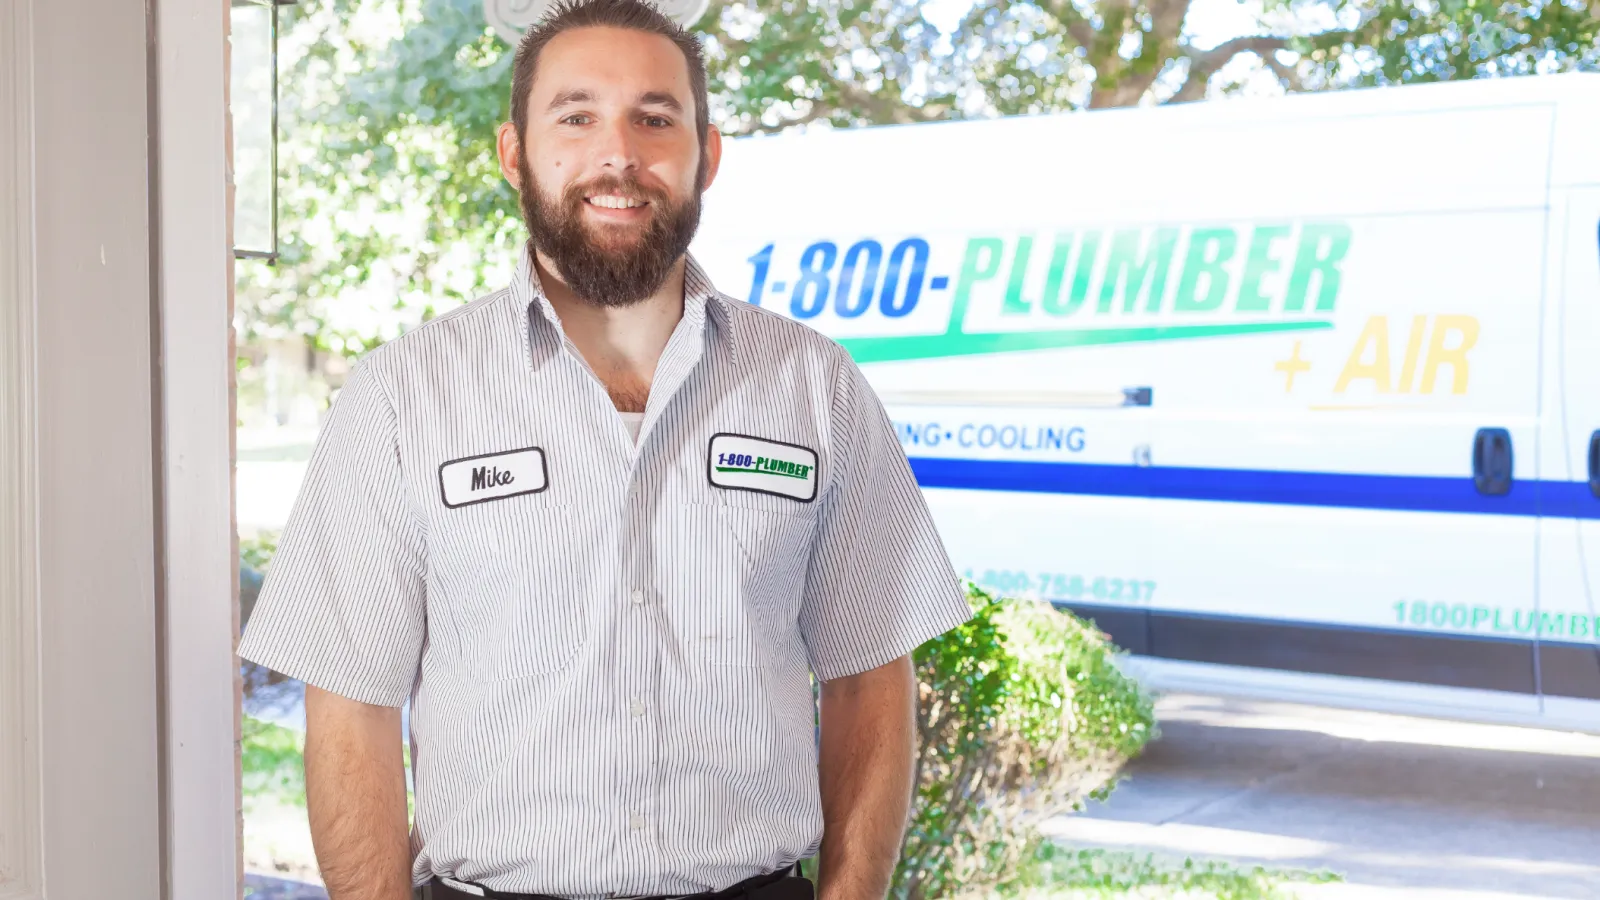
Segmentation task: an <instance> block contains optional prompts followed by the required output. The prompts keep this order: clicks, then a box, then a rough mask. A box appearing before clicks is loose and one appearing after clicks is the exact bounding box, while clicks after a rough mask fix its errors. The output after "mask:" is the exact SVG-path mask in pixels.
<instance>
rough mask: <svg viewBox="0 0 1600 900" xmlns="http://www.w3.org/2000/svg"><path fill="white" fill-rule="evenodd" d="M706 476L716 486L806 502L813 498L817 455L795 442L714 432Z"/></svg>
mask: <svg viewBox="0 0 1600 900" xmlns="http://www.w3.org/2000/svg"><path fill="white" fill-rule="evenodd" d="M706 478H707V479H708V480H710V482H711V483H712V484H713V485H715V486H717V487H720V488H729V489H731V490H736V491H755V492H757V493H761V494H777V495H778V496H780V497H788V498H790V499H792V500H799V501H800V502H801V503H810V502H811V501H813V500H815V499H817V454H816V451H814V450H811V449H810V448H807V447H802V446H800V445H799V444H785V443H783V442H782V441H769V440H767V439H765V438H758V437H750V436H749V435H744V434H727V433H722V434H715V435H712V436H711V448H710V452H709V453H708V454H707V456H706Z"/></svg>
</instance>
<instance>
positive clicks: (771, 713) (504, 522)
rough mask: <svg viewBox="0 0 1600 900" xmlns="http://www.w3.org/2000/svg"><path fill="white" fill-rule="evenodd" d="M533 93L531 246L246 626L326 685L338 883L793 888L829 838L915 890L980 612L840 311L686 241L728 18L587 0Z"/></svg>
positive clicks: (292, 667)
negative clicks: (410, 803) (821, 318)
mask: <svg viewBox="0 0 1600 900" xmlns="http://www.w3.org/2000/svg"><path fill="white" fill-rule="evenodd" d="M511 101H512V102H511V122H509V123H507V124H505V125H503V126H501V128H500V131H499V140H498V152H499V157H500V165H501V169H502V171H503V172H504V174H505V177H506V179H507V180H508V181H509V182H510V183H511V185H512V186H513V187H514V188H516V190H517V191H518V193H519V194H520V196H521V205H522V212H523V217H524V218H525V220H526V223H527V227H528V231H529V235H530V238H529V240H528V243H527V246H526V248H525V250H524V251H523V254H522V256H521V262H520V265H519V266H518V267H517V269H516V274H515V276H514V277H513V279H512V282H511V284H510V285H509V286H508V287H506V288H505V289H503V290H501V291H498V292H496V293H494V294H491V295H489V296H487V297H484V298H482V299H479V300H477V301H474V302H472V303H469V304H467V305H466V306H464V307H462V308H460V309H457V310H454V311H452V312H450V313H448V314H446V315H442V316H440V317H438V318H436V319H434V320H432V321H430V322H428V323H427V324H425V325H423V326H421V327H419V328H417V329H415V330H413V331H411V332H409V333H407V334H406V335H404V336H402V337H400V338H398V339H396V340H393V341H390V342H389V343H388V344H387V345H385V346H383V347H380V348H379V349H377V350H375V351H373V352H371V353H370V354H368V355H367V356H366V357H365V358H364V359H363V360H362V361H361V362H360V364H359V365H358V366H357V367H356V368H355V370H354V371H353V372H352V374H351V376H350V378H349V380H348V382H347V383H346V384H345V385H344V387H343V389H342V390H341V391H340V393H339V396H338V399H337V401H336V402H335V404H334V406H333V408H332V411H331V413H330V415H329V417H328V420H327V422H326V424H325V426H324V429H323V432H322V434H321V436H320V438H319V439H318V442H317V447H316V450H315V452H314V453H313V457H312V460H311V463H310V466H309V468H308V470H307V473H306V479H305V482H304V485H303V487H302V489H301V492H300V495H299V497H298V499H297V501H296V503H295V506H294V509H293V512H292V514H291V516H290V519H289V522H288V524H287V526H286V528H285V530H284V533H283V536H282V539H281V541H280V544H279V549H278V552H277V555H276V558H275V559H274V560H273V563H272V566H271V572H270V574H269V576H268V578H267V581H266V583H265V585H264V587H263V590H262V594H261V597H260V599H259V601H258V603H257V606H256V608H255V611H254V613H253V615H252V618H251V621H250V627H249V630H248V633H247V634H246V635H245V638H244V642H243V644H242V646H241V649H240V654H241V655H242V656H244V657H246V658H248V659H251V660H253V661H255V662H257V663H260V664H262V665H265V666H268V667H270V668H273V669H276V670H278V671H280V672H283V673H285V674H287V675H289V676H292V677H294V678H298V679H301V680H303V681H304V682H306V684H307V689H306V720H307V721H306V725H307V733H306V748H305V758H306V782H307V784H306V786H307V799H308V805H309V812H310V820H311V830H312V837H313V842H314V844H315V848H316V853H317V859H318V862H319V864H320V866H321V869H322V873H323V878H324V880H325V882H326V883H327V886H328V892H329V895H330V897H331V900H408V898H410V897H412V895H413V888H414V886H415V887H418V888H420V890H421V892H422V894H423V896H427V897H433V898H451V900H453V898H460V897H491V898H513V900H528V898H572V900H577V898H602V897H604V898H620V897H668V896H670V897H696V898H705V900H711V898H717V900H731V898H736V897H749V898H752V900H766V898H770V900H780V898H781V900H787V898H794V897H810V896H812V889H813V886H812V884H811V883H810V882H809V881H808V880H806V879H804V878H801V877H799V875H798V871H797V868H796V863H797V861H798V860H800V859H803V858H808V857H811V856H813V855H819V877H818V883H817V885H816V889H817V891H818V893H820V895H821V897H822V898H824V900H868V898H871V900H880V898H882V897H883V896H884V894H885V891H886V889H887V886H888V884H889V879H890V876H891V874H892V872H893V869H894V864H895V859H896V856H897V854H898V850H899V846H900V841H901V838H902V834H903V830H904V827H905V822H906V816H907V809H908V806H909V803H910V799H911V791H912V775H911V768H912V759H913V754H914V728H913V726H914V712H915V691H916V684H915V680H914V677H913V671H912V667H911V657H910V653H911V651H912V650H913V649H914V648H916V647H917V646H918V645H919V644H921V643H922V642H924V641H926V640H928V639H929V638H932V637H934V636H936V635H938V634H940V633H942V632H944V631H945V630H947V629H949V628H951V627H954V626H955V625H957V624H959V623H961V622H962V621H964V620H965V619H966V618H967V617H968V616H969V615H970V612H969V610H968V607H967V604H966V602H965V600H964V598H963V596H962V594H961V592H960V590H959V589H958V586H957V579H956V576H955V573H954V572H953V571H952V570H951V568H950V564H949V562H948V559H947V557H946V555H945V551H944V548H943V547H942V546H941V544H940V541H939V537H938V535H937V534H936V532H935V530H934V527H933V523H932V519H931V517H930V516H929V514H928V510H927V508H926V506H925V504H924V502H923V499H922V495H921V493H920V492H919V490H918V488H917V484H916V481H915V479H914V477H913V476H912V473H911V470H910V467H909V466H908V465H907V462H906V459H905V456H904V454H903V452H902V451H901V448H900V444H899V441H898V439H897V437H896V435H895V433H894V431H893V429H892V427H891V425H890V422H889V421H888V419H887V417H886V416H885V414H884V411H883V408H882V406H881V405H880V404H879V403H878V401H877V398H876V397H875V395H874V394H873V392H872V390H871V388H869V387H868V385H867V382H866V381H865V380H864V379H863V377H862V375H861V372H860V371H859V370H858V369H857V368H856V366H855V364H854V363H853V362H852V361H851V360H850V358H849V356H848V355H846V353H845V352H844V350H843V349H841V348H840V347H839V345H837V344H835V343H834V342H832V341H830V340H828V339H826V338H824V337H822V336H820V335H818V334H817V333H815V332H813V331H811V330H809V329H807V328H806V327H805V326H803V325H800V324H798V323H796V322H794V321H792V320H789V319H787V318H784V317H782V316H779V315H776V314H774V313H770V312H767V311H764V310H761V309H758V308H755V307H752V306H750V305H748V304H746V303H743V302H740V301H736V300H733V299H731V298H729V297H726V296H724V295H722V294H719V293H717V292H716V290H715V289H713V287H712V285H711V282H710V280H709V279H708V278H707V277H706V274H705V273H704V272H703V271H701V269H700V268H699V267H698V266H697V265H696V264H695V262H694V260H693V259H692V258H690V257H689V256H688V255H687V251H688V247H689V243H690V240H691V239H692V238H693V236H694V232H695V228H696V226H697V224H698V221H699V215H700V198H701V193H702V192H703V191H704V190H706V189H707V188H708V187H710V186H711V185H712V183H713V182H714V181H715V178H716V173H717V166H718V163H719V161H720V159H721V156H722V149H723V148H722V142H721V138H720V136H719V134H718V133H717V131H716V129H714V128H712V127H711V126H710V124H709V113H708V107H707V99H706V70H705V63H704V60H703V58H702V54H701V48H700V45H699V43H698V41H697V40H696V38H694V37H693V36H692V35H690V34H688V33H687V32H685V31H684V30H683V29H681V28H679V27H678V26H676V25H674V24H673V23H672V22H671V21H670V20H668V19H667V18H665V17H664V16H662V15H661V14H660V13H659V12H658V11H657V10H656V9H655V8H654V7H652V6H649V5H647V4H646V3H643V2H640V0H591V2H588V3H580V4H577V5H567V6H561V7H558V8H557V9H556V10H554V11H553V12H552V13H551V14H550V15H549V16H548V17H547V18H546V19H545V20H544V21H543V22H542V23H541V24H540V25H539V26H537V27H536V28H534V29H532V30H531V31H529V32H528V34H527V35H526V37H525V38H524V40H523V41H522V43H521V45H520V46H519V48H518V50H517V55H516V59H515V65H514V68H513V82H512V87H511ZM771 177H773V178H790V177H798V173H792V172H773V173H771ZM813 679H815V681H816V682H817V683H819V684H820V695H821V702H820V730H819V728H818V706H817V703H816V701H815V698H814V695H813V689H812V682H813ZM408 701H409V702H410V705H411V717H410V726H411V734H410V742H411V763H412V773H413V776H414V781H415V800H416V803H415V807H416V808H415V822H414V823H408V815H407V803H406V777H405V771H404V767H403V763H402V755H401V747H402V741H403V737H402V735H401V717H400V708H401V707H402V706H404V705H405V704H406V703H407V702H408Z"/></svg>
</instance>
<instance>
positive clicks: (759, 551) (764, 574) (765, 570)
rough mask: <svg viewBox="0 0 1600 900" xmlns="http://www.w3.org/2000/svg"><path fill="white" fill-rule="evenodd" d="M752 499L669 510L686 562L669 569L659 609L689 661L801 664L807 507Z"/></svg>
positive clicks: (810, 521)
mask: <svg viewBox="0 0 1600 900" xmlns="http://www.w3.org/2000/svg"><path fill="white" fill-rule="evenodd" d="M752 497H753V499H754V501H755V502H749V501H748V500H743V501H734V502H717V503H686V504H683V505H682V506H680V507H679V508H678V510H677V515H676V516H675V519H674V524H675V525H676V527H677V530H678V533H677V535H676V536H675V537H674V540H675V541H681V542H682V543H683V546H685V547H686V548H688V549H687V552H686V555H687V556H688V557H689V558H687V559H685V560H683V562H684V563H687V564H686V565H676V566H673V567H672V569H673V575H672V577H671V579H670V582H671V583H670V585H669V590H668V591H667V596H666V597H665V603H666V606H667V616H668V619H669V620H670V621H671V625H672V629H673V633H674V634H675V636H676V637H677V640H678V643H679V646H680V647H682V648H683V652H684V655H685V656H686V657H688V658H690V659H693V660H697V661H700V662H703V663H708V664H710V665H716V666H745V667H757V666H764V667H772V666H774V665H775V664H776V663H777V662H778V661H779V660H780V659H781V658H784V657H789V656H794V655H795V654H798V658H799V659H804V648H803V646H802V644H801V642H800V634H799V627H798V620H799V616H800V603H801V600H802V598H803V597H804V595H805V584H806V574H807V570H808V568H809V567H810V562H811V539H812V536H813V535H814V534H815V531H816V518H815V515H814V514H813V513H812V512H811V509H812V507H810V506H801V505H800V504H797V503H794V502H793V501H788V500H785V499H784V498H770V497H761V496H760V495H752ZM769 500H772V501H778V502H775V503H769V502H766V501H769ZM779 503H782V504H783V505H779Z"/></svg>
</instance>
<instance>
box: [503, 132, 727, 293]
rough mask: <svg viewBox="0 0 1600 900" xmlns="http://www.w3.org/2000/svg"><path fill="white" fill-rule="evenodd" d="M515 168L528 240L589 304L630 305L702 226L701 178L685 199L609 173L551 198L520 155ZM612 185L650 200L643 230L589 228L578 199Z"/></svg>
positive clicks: (655, 283) (662, 277)
mask: <svg viewBox="0 0 1600 900" xmlns="http://www.w3.org/2000/svg"><path fill="white" fill-rule="evenodd" d="M517 168H518V170H519V171H520V172H521V176H522V184H523V186H524V190H523V191H522V194H521V198H520V199H521V204H522V220H523V222H525V223H526V224H527V226H528V235H529V238H528V240H529V243H531V244H532V245H533V249H534V250H536V251H538V252H540V253H543V254H544V255H545V257H546V258H547V259H549V260H550V262H552V263H553V264H554V265H555V267H556V270H557V272H559V274H560V276H561V278H562V279H563V280H564V281H565V282H566V284H567V287H568V288H569V289H570V290H571V291H572V293H574V294H576V295H577V296H578V299H580V300H583V301H584V302H586V303H589V304H592V305H594V306H611V307H617V306H632V305H633V304H635V303H638V302H639V301H641V300H643V299H645V298H646V297H649V296H650V295H651V294H653V293H655V292H656V290H657V289H659V288H660V287H661V285H662V283H664V282H665V281H666V280H667V275H668V274H669V273H670V272H671V271H672V267H673V266H674V265H676V264H677V262H678V260H679V259H680V258H681V257H682V256H683V254H684V253H685V252H686V251H687V250H688V249H689V242H690V241H692V240H693V239H694V233H695V229H697V228H698V227H699V226H700V194H701V188H700V187H699V185H700V184H701V183H702V182H703V179H700V178H697V179H696V188H695V190H694V192H693V194H691V195H690V197H689V198H688V199H687V200H686V201H684V202H683V203H674V202H672V198H671V197H669V196H667V194H666V192H665V191H661V190H656V189H653V188H647V187H645V186H644V185H642V184H640V183H639V182H638V180H637V179H635V178H633V177H631V176H630V177H627V178H619V177H616V176H610V175H608V176H602V177H599V178H595V179H592V180H590V181H588V182H585V183H583V184H570V185H568V186H567V187H566V189H565V190H564V191H562V193H561V196H560V197H551V196H549V195H547V194H546V193H545V191H544V188H543V187H541V186H540V185H539V183H538V182H537V181H535V180H534V177H533V172H532V171H531V170H530V169H529V167H528V159H527V157H526V156H523V158H522V159H521V160H519V161H518V164H517ZM613 192H614V193H618V194H622V195H624V196H628V197H635V198H638V199H642V200H644V201H646V202H648V203H649V204H650V206H649V209H650V213H651V215H650V218H649V220H648V221H647V222H646V223H645V225H644V227H643V232H642V233H640V232H638V231H637V229H634V228H628V227H626V226H618V227H606V226H601V227H600V228H598V229H590V228H589V227H588V226H587V225H586V224H585V223H584V221H583V208H584V206H585V205H586V204H587V201H586V200H585V199H584V198H585V197H588V196H593V195H595V194H606V193H613ZM597 232H598V233H597ZM606 232H614V233H612V234H607V233H606Z"/></svg>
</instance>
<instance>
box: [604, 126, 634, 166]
mask: <svg viewBox="0 0 1600 900" xmlns="http://www.w3.org/2000/svg"><path fill="white" fill-rule="evenodd" d="M599 131H600V133H599V135H598V141H599V144H598V146H597V147H596V150H597V152H598V159H597V160H596V162H598V163H599V164H600V167H601V168H603V169H607V170H609V171H612V172H627V171H631V170H633V169H635V168H638V165H639V156H638V148H637V146H636V145H635V142H634V135H633V129H632V128H630V127H629V123H628V120H627V119H626V118H614V119H612V120H610V121H609V122H607V123H605V124H604V125H602V126H601V127H600V129H599Z"/></svg>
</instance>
